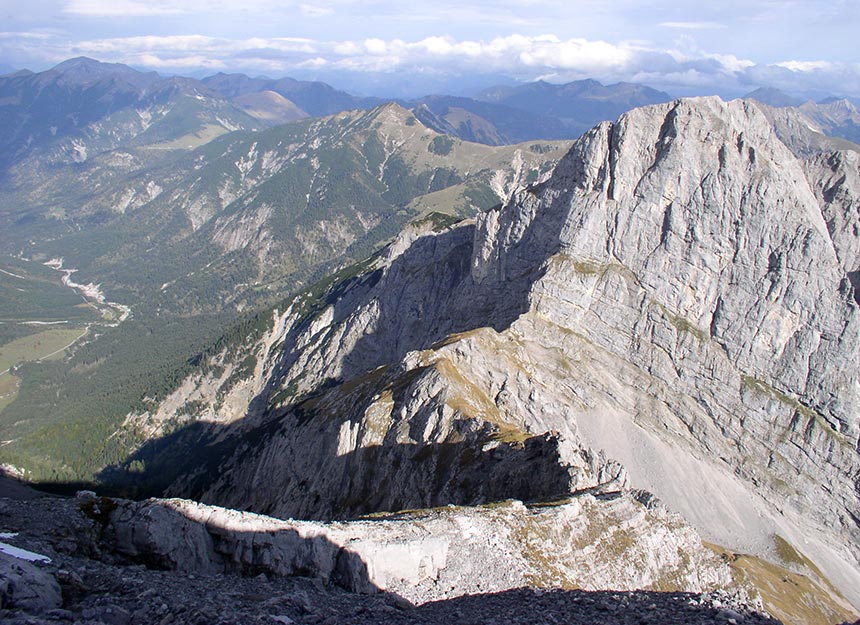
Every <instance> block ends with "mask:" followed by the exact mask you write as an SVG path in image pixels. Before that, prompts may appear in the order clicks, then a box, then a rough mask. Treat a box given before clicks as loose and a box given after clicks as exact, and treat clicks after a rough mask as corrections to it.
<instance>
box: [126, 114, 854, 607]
mask: <svg viewBox="0 0 860 625" xmlns="http://www.w3.org/2000/svg"><path fill="white" fill-rule="evenodd" d="M375 115H376V116H378V117H381V116H384V115H395V116H396V115H402V113H401V112H399V110H398V109H397V108H395V107H386V108H384V109H380V110H378V111H376V113H375ZM855 166H856V159H854V160H852V157H845V156H840V155H835V156H833V155H832V156H831V157H828V158H824V157H822V159H821V160H819V161H815V162H811V163H805V162H802V161H801V160H799V159H798V158H797V157H796V156H795V155H794V154H793V153H792V152H791V151H790V150H789V149H788V148H787V147H786V146H785V145H784V144H783V143H782V142H781V141H780V140H779V138H778V137H777V135H776V134H775V132H774V130H773V128H772V126H771V124H770V123H769V121H768V119H767V117H766V116H765V115H764V114H763V113H762V111H761V110H760V109H759V108H758V106H757V105H755V104H753V103H751V102H746V101H734V102H728V103H727V102H723V101H721V100H719V99H717V98H700V99H689V100H686V99H685V100H678V101H675V102H671V103H666V104H658V105H653V106H649V107H644V108H642V109H637V110H634V111H631V112H630V113H628V114H626V115H623V116H621V117H620V118H619V119H618V120H617V121H616V122H613V123H610V122H606V123H602V124H600V125H598V126H596V127H595V128H593V129H592V130H591V131H590V132H588V133H587V134H586V135H585V136H583V137H582V138H581V139H580V140H579V141H577V142H576V143H575V144H574V146H573V147H572V148H571V150H570V152H569V153H568V154H567V156H565V157H564V158H563V159H562V161H561V162H560V163H559V164H558V166H557V167H556V169H555V170H554V172H553V174H552V175H551V177H550V178H548V179H547V180H545V181H544V182H542V183H539V184H536V185H534V186H531V187H529V188H526V189H524V190H522V191H519V192H517V193H515V194H514V196H513V198H512V199H511V200H510V201H509V202H507V203H506V204H505V205H504V206H501V207H498V208H494V209H491V210H488V211H486V212H483V213H481V214H479V215H478V217H477V218H476V219H475V220H470V221H466V222H462V223H460V224H457V225H454V226H452V227H449V226H446V225H442V226H441V227H438V228H437V227H427V228H424V229H423V230H422V229H413V230H410V231H409V232H408V233H406V234H404V235H402V236H401V237H400V238H398V239H396V240H395V241H394V243H392V245H391V246H390V247H389V248H388V251H387V252H385V253H383V254H380V255H378V256H376V257H374V258H373V259H371V260H369V261H368V262H367V263H365V264H363V265H361V266H358V267H354V268H351V269H349V270H344V272H342V273H341V274H339V275H338V276H335V277H333V278H332V279H331V280H330V281H328V282H327V283H326V284H325V285H320V287H319V289H314V290H311V291H310V292H309V293H307V294H305V295H303V296H301V297H300V298H298V299H296V300H295V301H294V302H293V303H292V304H291V305H290V306H289V307H287V308H286V309H285V310H284V311H282V312H278V313H277V314H276V315H273V318H274V322H273V324H272V326H271V330H270V331H269V333H268V334H267V335H266V336H265V337H263V338H262V339H260V341H259V342H258V343H257V344H256V347H253V348H250V349H252V351H253V356H254V358H255V362H257V366H256V367H254V370H253V373H252V374H248V375H247V376H246V377H247V379H246V381H245V382H244V383H243V385H238V386H237V385H234V386H233V387H231V388H227V389H224V390H221V387H222V385H223V382H221V381H219V380H216V379H207V378H205V376H203V377H197V378H195V379H189V380H188V381H187V383H186V386H185V388H193V389H197V390H195V391H194V392H193V393H192V394H190V395H189V394H187V392H186V396H185V399H186V400H187V401H191V400H192V398H193V401H194V402H197V403H202V404H207V402H208V404H207V405H210V406H211V414H218V413H219V412H220V414H219V418H220V419H222V421H221V422H222V423H223V422H224V421H232V422H233V425H231V426H230V427H229V428H226V429H219V428H216V429H215V430H214V431H213V433H212V437H213V440H219V441H225V440H231V437H233V438H232V440H234V441H236V442H235V444H234V445H232V446H230V445H224V446H222V448H221V449H222V450H223V451H222V452H219V453H221V455H220V456H217V455H216V456H217V457H210V459H209V464H208V465H207V466H206V467H195V468H194V469H193V470H192V471H190V472H189V473H187V474H185V475H183V476H182V477H181V478H180V479H178V480H177V481H176V482H175V483H174V484H173V485H172V486H171V487H170V489H169V492H170V493H171V494H176V495H180V496H193V497H197V498H202V500H204V501H206V502H209V503H217V504H221V505H229V506H232V507H237V508H242V509H251V510H256V511H260V512H265V513H270V514H274V515H276V516H282V517H287V516H304V517H315V518H333V517H337V516H344V515H345V516H351V515H355V514H361V513H365V512H372V511H379V510H394V509H400V508H409V507H420V506H426V505H439V504H442V503H445V502H448V503H456V504H471V503H475V502H482V501H494V500H495V501H498V500H502V499H505V498H507V497H516V498H518V499H522V500H530V499H536V500H540V499H543V498H546V497H552V496H555V495H557V494H559V491H560V490H567V491H569V492H570V493H575V494H582V493H583V492H597V493H603V494H606V493H618V492H623V491H625V490H626V489H627V488H628V487H633V488H636V489H645V490H648V491H650V492H652V493H654V494H655V495H656V496H658V497H659V498H660V499H662V500H663V501H664V502H665V503H666V505H667V506H668V507H669V508H671V509H673V510H675V511H677V512H679V513H681V514H682V515H683V516H684V517H685V518H686V519H687V521H689V522H690V523H692V524H693V525H694V526H695V527H696V528H697V529H698V530H699V531H700V532H701V533H702V535H703V536H704V537H705V538H706V539H707V540H710V541H713V542H716V543H719V544H723V545H726V546H729V547H730V548H732V549H739V550H744V551H745V552H752V553H756V554H758V555H761V556H765V557H771V558H774V559H779V558H780V557H782V556H779V552H780V549H781V547H780V545H782V542H779V541H783V542H786V543H788V544H789V545H794V547H793V548H796V549H798V550H800V551H802V553H803V554H804V557H807V558H809V560H810V561H811V562H814V563H815V564H816V565H817V566H818V567H820V569H821V571H823V572H824V575H826V576H827V577H829V578H830V580H831V581H832V582H833V583H834V584H835V585H836V586H837V587H839V588H840V589H841V590H842V591H843V592H846V593H848V594H849V598H850V599H852V600H853V601H855V602H856V601H860V595H858V593H857V592H856V589H857V588H860V575H858V573H857V571H858V570H860V569H858V562H857V558H856V556H855V555H853V554H852V553H851V552H848V551H846V550H845V545H855V546H856V545H857V544H860V529H858V527H857V524H856V519H857V518H860V501H858V499H857V495H856V484H857V467H858V465H860V462H858V453H857V446H858V436H860V427H858V411H857V405H858V399H860V380H858V373H857V369H856V366H855V365H856V362H858V360H860V307H858V304H857V301H856V300H855V297H854V295H855V291H854V287H853V286H852V277H851V276H852V275H855V274H853V273H852V272H854V269H853V268H852V267H853V265H852V264H853V263H854V260H853V259H854V258H855V256H853V254H855V253H856V249H857V247H856V246H857V238H858V234H857V231H856V229H852V228H853V226H852V224H853V223H855V222H853V221H852V219H855V217H854V214H855V212H856V203H855V202H854V201H853V199H852V198H856V197H857V196H856V193H857V189H856V188H855V187H854V182H853V181H854V180H856V179H857V176H856V175H853V174H852V175H845V176H842V175H841V174H840V172H841V171H843V170H844V171H845V172H851V171H854V169H855ZM827 172H829V173H827ZM828 181H829V182H828ZM248 353H249V352H248V351H243V352H242V354H243V355H242V358H245V357H246V356H247V354H248ZM219 362H221V361H219ZM237 362H238V360H237ZM213 368H214V367H213ZM219 370H220V371H222V372H224V373H223V376H222V380H223V379H228V378H230V371H231V370H229V369H228V370H226V371H225V370H224V369H223V368H220V369H219ZM242 398H245V399H244V400H243V399H242ZM171 401H172V402H174V405H181V402H182V401H183V398H182V397H176V398H172V399H171ZM225 406H231V407H233V408H230V409H228V410H230V411H235V412H231V413H230V414H229V415H227V414H224V411H225V408H224V407H225ZM249 441H253V444H251V442H249ZM198 443H199V441H198ZM149 453H150V454H152V455H157V454H158V449H157V448H155V451H150V452H149ZM141 457H143V458H148V457H151V456H146V453H145V450H144V452H142V455H141ZM213 476H214V477H213ZM481 476H484V477H485V478H486V476H492V477H491V478H490V479H481ZM854 553H856V551H855V552H854ZM852 589H855V590H853V591H852Z"/></svg>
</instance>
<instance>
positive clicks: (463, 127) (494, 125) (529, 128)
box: [412, 96, 577, 145]
mask: <svg viewBox="0 0 860 625" xmlns="http://www.w3.org/2000/svg"><path fill="white" fill-rule="evenodd" d="M412 112H413V114H414V115H415V116H416V117H417V118H418V119H420V120H421V122H422V123H424V124H425V125H427V126H429V127H431V128H433V129H434V130H437V131H438V132H443V133H445V134H450V135H453V136H456V137H460V138H461V139H463V140H465V141H475V142H477V143H485V144H487V145H505V144H510V143H520V142H522V141H530V140H533V139H575V138H576V136H577V135H576V134H574V133H572V132H571V131H570V130H569V129H568V128H567V127H566V126H565V125H564V124H563V123H562V122H561V121H560V120H558V119H556V118H554V117H546V116H542V115H535V114H533V113H529V112H528V111H524V110H522V109H515V108H510V107H507V106H503V105H499V104H492V103H489V102H480V101H478V100H472V99H470V98H455V97H451V96H427V97H424V98H421V99H420V100H418V101H417V105H416V106H414V108H412Z"/></svg>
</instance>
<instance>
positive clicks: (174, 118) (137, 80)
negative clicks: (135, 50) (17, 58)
mask: <svg viewBox="0 0 860 625" xmlns="http://www.w3.org/2000/svg"><path fill="white" fill-rule="evenodd" d="M259 126H261V123H260V122H259V120H257V119H255V118H253V117H251V116H250V115H248V114H247V113H245V112H244V111H243V110H242V109H241V108H240V107H238V106H236V105H233V104H231V103H230V102H228V101H227V100H226V99H224V98H223V97H221V96H220V95H219V94H217V93H216V92H214V91H212V90H210V89H208V88H207V87H205V85H203V84H202V83H200V82H199V81H196V80H193V79H190V78H182V77H172V78H162V77H160V76H159V75H158V74H156V73H155V72H148V73H143V72H138V71H136V70H134V69H132V68H130V67H127V66H125V65H119V64H110V63H100V62H98V61H94V60H92V59H87V58H77V59H71V60H69V61H65V62H63V63H60V64H59V65H57V66H56V67H54V68H52V69H50V70H48V71H45V72H40V73H32V72H17V73H15V74H12V75H7V76H2V77H0V168H2V169H5V168H7V167H8V166H9V165H10V164H12V163H16V162H20V161H21V160H22V159H24V158H26V157H28V156H31V155H34V154H38V155H41V156H42V157H43V158H46V159H48V160H51V161H55V160H61V161H62V160H68V161H76V162H81V161H84V160H86V159H87V158H88V157H89V156H91V155H92V154H94V153H97V152H101V151H104V150H109V149H114V148H116V147H119V146H123V145H127V144H131V143H133V144H136V145H145V144H146V145H158V144H161V143H162V142H168V145H166V146H159V147H166V148H170V147H185V146H188V147H196V145H200V144H201V143H204V142H206V141H208V140H209V139H211V138H213V137H215V136H218V135H220V134H224V133H226V132H230V131H233V130H238V129H252V128H255V127H259ZM170 141H179V142H180V145H177V146H171V145H169V142H170Z"/></svg>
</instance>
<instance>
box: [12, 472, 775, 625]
mask: <svg viewBox="0 0 860 625" xmlns="http://www.w3.org/2000/svg"><path fill="white" fill-rule="evenodd" d="M0 486H2V484H0ZM81 495H82V497H81V498H79V499H78V500H73V499H68V498H63V499H60V498H52V497H42V498H39V497H36V498H32V499H28V500H26V501H25V500H16V499H7V498H2V497H0V523H2V525H3V527H5V528H9V529H11V530H14V536H12V537H9V536H8V535H4V538H5V539H8V540H11V541H14V542H15V543H16V544H17V545H19V546H20V547H22V548H23V547H25V548H27V549H30V550H34V551H37V552H39V553H40V554H44V556H45V557H44V560H48V562H40V563H38V567H36V566H31V565H28V564H27V563H25V562H22V561H20V560H17V561H16V559H15V558H13V557H11V556H5V555H4V554H0V573H2V574H3V579H4V582H5V583H2V584H0V618H2V619H3V622H4V623H9V625H25V624H28V625H47V624H48V623H56V622H76V623H81V624H83V625H91V624H92V625H97V624H99V623H101V624H104V623H123V624H125V623H160V622H165V621H168V622H181V623H193V624H201V625H202V624H203V623H214V624H219V625H220V624H223V625H226V624H227V623H236V622H252V621H253V622H257V621H259V622H279V623H303V624H307V625H311V624H318V623H321V622H332V623H354V624H361V623H368V624H370V623H373V624H374V625H394V624H400V623H404V624H405V623H427V624H430V623H441V622H474V623H490V622H497V621H498V619H499V618H500V615H504V621H505V622H508V623H515V624H519V623H523V624H525V623H529V624H534V623H552V622H560V621H565V622H576V623H580V622H581V623H589V622H596V621H599V622H602V623H610V624H614V623H618V624H619V625H620V624H622V623H625V624H626V623H666V622H683V623H703V624H704V623H713V622H726V623H729V624H730V620H729V619H734V620H735V622H737V623H741V622H742V623H746V624H750V625H755V624H757V623H778V622H779V621H777V620H775V619H773V618H770V617H768V616H767V615H765V614H764V613H763V612H762V605H761V602H760V601H758V600H756V599H755V597H753V596H751V595H750V594H748V593H747V591H746V590H745V589H743V588H740V589H739V588H733V589H731V590H730V591H726V590H723V589H722V587H723V586H725V585H726V583H727V582H728V581H730V577H731V571H730V567H729V565H728V564H727V561H726V559H725V558H724V557H721V556H718V555H717V554H716V553H714V552H713V551H711V550H709V549H707V548H705V547H703V546H702V544H701V542H700V540H699V538H698V536H697V535H696V533H695V531H693V530H692V529H691V528H689V527H688V526H686V525H685V524H684V523H683V521H682V520H681V519H680V517H678V516H677V515H675V514H671V513H669V512H667V511H665V510H663V509H661V508H659V507H654V506H646V505H644V504H643V503H641V502H639V501H637V500H636V499H634V498H633V497H630V496H622V497H617V498H615V499H613V500H611V501H600V500H598V499H595V498H594V497H592V496H588V495H585V496H582V497H578V498H574V499H571V500H569V501H567V502H563V503H562V502H559V503H558V504H556V505H552V506H538V507H526V506H524V505H523V504H521V503H519V502H514V501H511V502H506V503H504V504H501V505H493V506H485V507H477V508H456V507H444V508H439V509H436V510H425V511H417V512H413V513H403V514H398V515H393V516H389V517H385V518H377V519H372V520H371V519H365V520H361V521H350V522H345V523H319V522H308V521H292V520H279V519H274V518H270V517H264V516H261V515H256V514H252V513H247V512H239V511H236V510H226V509H223V508H217V507H213V506H206V505H202V504H198V503H195V502H191V501H187V500H148V501H142V502H131V501H124V500H118V499H109V498H96V497H94V496H92V494H91V493H89V494H87V493H81ZM606 550H615V552H616V554H617V555H619V556H622V557H619V558H618V559H616V560H615V561H612V560H607V559H606V558H605V557H603V556H605V555H606V554H604V553H603V552H604V551H606ZM525 586H529V587H530V588H529V587H525ZM603 586H612V587H613V588H616V590H613V591H602V592H598V591H589V590H586V589H587V588H595V587H603ZM642 586H650V587H652V588H660V589H664V590H665V589H666V588H668V587H669V586H673V587H676V588H677V587H680V588H684V587H689V588H690V589H691V590H692V589H695V588H707V592H698V591H693V592H690V591H687V592H657V591H654V590H651V591H642V590H630V591H625V590H623V589H624V588H637V587H642ZM573 587H576V590H570V588H573ZM464 593H468V595H469V596H464Z"/></svg>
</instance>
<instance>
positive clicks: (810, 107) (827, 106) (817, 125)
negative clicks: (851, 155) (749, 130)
mask: <svg viewBox="0 0 860 625" xmlns="http://www.w3.org/2000/svg"><path fill="white" fill-rule="evenodd" d="M746 97H747V98H750V99H753V100H756V101H758V102H761V103H763V104H767V105H768V106H770V107H773V108H774V109H777V110H775V111H772V112H770V113H769V116H770V117H771V118H772V119H779V120H782V121H781V122H780V123H781V124H782V125H783V126H786V125H787V126H793V127H794V128H795V131H799V132H800V133H801V134H808V133H807V132H806V131H805V130H802V129H801V127H802V126H805V127H807V128H808V129H809V130H811V131H812V132H813V133H820V134H823V135H827V136H828V137H839V138H842V139H846V140H848V141H852V142H855V143H856V142H858V141H860V111H859V110H858V109H857V107H856V105H855V104H854V103H853V102H852V101H851V100H849V99H847V98H835V97H833V98H826V99H824V100H821V101H820V102H813V101H811V100H810V101H808V102H802V101H801V100H798V99H796V98H792V97H790V96H787V95H786V94H784V93H782V92H781V91H778V90H776V89H769V88H768V89H765V88H761V89H756V90H755V91H753V92H751V93H750V94H748V95H747V96H746Z"/></svg>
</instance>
